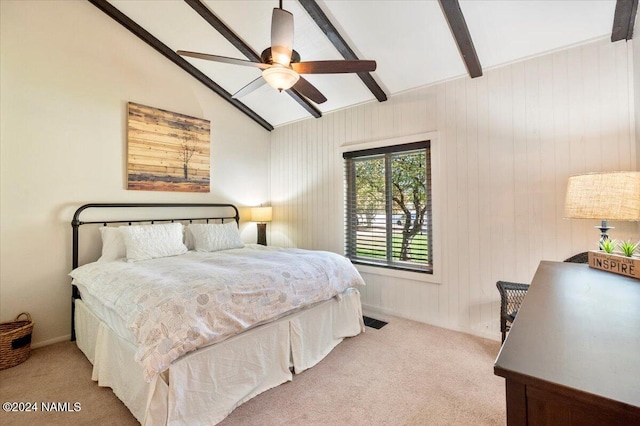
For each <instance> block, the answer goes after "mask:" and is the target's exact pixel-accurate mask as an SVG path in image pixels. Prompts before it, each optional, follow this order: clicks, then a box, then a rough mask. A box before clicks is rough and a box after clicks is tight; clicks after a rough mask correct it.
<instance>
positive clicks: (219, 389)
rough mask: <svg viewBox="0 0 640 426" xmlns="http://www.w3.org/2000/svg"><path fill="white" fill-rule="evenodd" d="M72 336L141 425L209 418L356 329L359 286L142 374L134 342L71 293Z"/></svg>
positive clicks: (360, 327) (314, 359) (287, 376)
mask: <svg viewBox="0 0 640 426" xmlns="http://www.w3.org/2000/svg"><path fill="white" fill-rule="evenodd" d="M75 303H76V309H75V316H76V318H75V326H76V339H77V340H76V342H77V345H78V348H80V350H82V352H83V353H84V354H85V356H86V357H87V359H89V361H90V362H91V363H92V364H93V373H92V379H93V380H95V381H97V382H98V385H99V386H107V387H110V388H111V389H113V392H114V393H115V395H116V396H117V397H118V398H119V399H120V400H121V401H122V402H123V403H124V404H125V405H126V406H127V408H129V410H130V411H131V413H132V414H133V415H134V417H135V418H136V419H138V421H139V422H140V423H142V424H143V425H150V426H155V425H184V424H215V423H218V422H220V421H222V420H223V419H224V418H225V417H226V416H228V415H229V413H231V412H232V411H233V410H234V409H235V408H236V407H237V406H239V405H240V404H242V403H243V402H246V401H248V400H249V399H251V398H253V397H254V396H256V395H258V394H260V393H262V392H264V391H266V390H268V389H271V388H273V387H276V386H278V385H280V384H282V383H285V382H287V381H290V380H292V379H293V374H292V372H291V368H290V367H293V370H294V371H295V373H300V372H302V371H304V370H306V369H307V368H311V367H313V366H314V365H315V364H317V363H318V362H320V361H321V360H322V359H323V358H324V357H325V356H327V354H329V352H331V350H332V349H333V348H334V347H335V346H336V345H337V344H338V343H340V342H341V341H342V340H343V339H344V338H345V337H352V336H356V335H357V334H359V333H361V332H363V331H364V323H363V321H362V308H361V305H360V293H359V292H358V290H356V289H348V290H347V291H345V292H344V293H343V294H341V295H340V296H338V297H335V298H333V299H330V300H327V301H325V302H322V303H320V304H317V305H315V306H313V307H311V308H308V309H306V310H303V311H300V312H296V313H294V314H291V315H289V316H286V317H284V318H281V319H279V320H277V321H275V322H272V323H268V324H264V325H261V326H259V327H256V328H253V329H251V330H248V331H246V332H244V333H242V334H240V335H238V336H235V337H232V338H229V339H227V340H225V341H223V342H220V343H218V344H215V345H211V346H208V347H205V348H202V349H199V350H197V351H194V352H191V353H189V354H187V355H185V356H183V357H182V358H179V359H178V360H176V361H174V362H173V363H172V364H171V367H170V368H169V369H168V370H167V371H165V372H163V373H162V374H161V375H159V376H157V377H156V378H154V379H153V381H152V382H151V383H147V382H146V381H145V380H144V377H143V373H142V368H141V367H140V366H139V365H138V364H137V363H136V362H135V361H134V355H135V351H136V348H135V346H134V345H133V344H132V343H130V342H128V341H126V340H125V339H123V338H122V337H120V336H118V335H117V334H116V333H115V332H114V331H112V330H111V329H110V328H109V327H108V326H107V325H105V324H104V323H103V322H102V321H100V319H98V318H97V317H96V316H95V315H94V314H93V313H92V312H91V311H90V310H89V309H88V308H87V306H86V305H85V304H84V303H83V302H82V300H80V299H76V302H75Z"/></svg>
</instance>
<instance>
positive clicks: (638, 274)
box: [589, 251, 640, 280]
mask: <svg viewBox="0 0 640 426" xmlns="http://www.w3.org/2000/svg"><path fill="white" fill-rule="evenodd" d="M589 266H590V267H591V268H595V269H602V270H603V271H609V272H614V273H616V274H620V275H624V276H626V277H631V278H635V279H638V280H640V259H638V258H635V257H626V256H620V255H617V254H609V253H603V252H600V251H590V252H589Z"/></svg>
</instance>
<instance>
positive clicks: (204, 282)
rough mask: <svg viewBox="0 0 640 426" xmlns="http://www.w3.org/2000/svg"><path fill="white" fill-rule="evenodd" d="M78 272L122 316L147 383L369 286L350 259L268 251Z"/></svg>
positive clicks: (104, 265) (105, 265) (192, 255)
mask: <svg viewBox="0 0 640 426" xmlns="http://www.w3.org/2000/svg"><path fill="white" fill-rule="evenodd" d="M70 275H71V276H72V277H73V279H74V282H77V283H82V285H83V287H84V291H88V292H89V293H90V294H91V296H92V297H93V298H95V299H98V300H100V301H101V303H103V304H105V305H106V306H107V307H109V308H110V309H112V310H113V311H114V312H116V314H117V315H119V316H121V317H122V319H123V321H124V322H125V324H127V326H128V327H129V329H130V330H131V332H132V334H133V336H134V338H135V340H136V345H137V348H138V349H137V352H136V361H138V362H139V363H140V364H141V365H142V367H143V369H144V374H145V379H146V380H147V381H151V380H152V379H153V377H155V376H156V375H157V374H159V373H160V372H162V371H164V370H165V369H167V368H168V367H169V365H170V364H171V362H172V361H174V360H175V359H177V358H178V357H180V356H182V355H184V354H186V353H187V352H190V351H193V350H195V349H197V348H200V347H203V346H206V345H209V344H212V343H216V342H219V341H222V340H224V339H226V338H228V337H230V336H233V335H236V334H238V333H240V332H242V331H244V330H246V329H248V328H250V327H253V326H255V325H257V324H260V323H263V322H266V321H268V320H272V319H275V318H278V317H280V316H282V315H284V314H286V313H288V312H291V311H294V310H296V309H299V308H303V307H305V306H309V305H312V304H314V303H316V302H320V301H323V300H328V299H330V298H332V297H334V296H336V295H338V294H340V293H342V292H343V291H344V290H346V289H347V288H349V287H354V286H359V285H364V281H363V280H362V277H361V276H360V274H359V273H358V271H357V270H356V269H355V268H354V266H353V265H352V264H351V262H350V261H349V260H348V259H346V258H344V257H343V256H340V255H337V254H335V253H330V252H323V251H309V250H301V249H282V248H275V247H263V246H247V247H245V248H243V249H234V250H224V251H219V252H214V253H198V252H189V253H187V254H184V255H181V256H175V257H165V258H161V259H152V260H145V261H141V262H135V263H127V262H124V261H116V262H96V263H90V264H87V265H84V266H81V267H79V268H77V269H75V270H73V271H72V272H71V274H70Z"/></svg>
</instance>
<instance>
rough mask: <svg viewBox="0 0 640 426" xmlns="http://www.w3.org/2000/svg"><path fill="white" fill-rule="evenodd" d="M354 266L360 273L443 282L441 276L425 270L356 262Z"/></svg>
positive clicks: (432, 282)
mask: <svg viewBox="0 0 640 426" xmlns="http://www.w3.org/2000/svg"><path fill="white" fill-rule="evenodd" d="M353 266H355V267H356V269H357V270H358V271H359V272H360V273H364V274H372V275H382V276H386V277H393V278H401V279H405V280H412V281H419V282H422V283H428V284H441V283H442V282H441V280H440V277H439V276H437V275H435V274H425V273H424V272H413V271H403V270H401V269H392V268H385V267H381V266H372V265H364V264H361V263H354V264H353Z"/></svg>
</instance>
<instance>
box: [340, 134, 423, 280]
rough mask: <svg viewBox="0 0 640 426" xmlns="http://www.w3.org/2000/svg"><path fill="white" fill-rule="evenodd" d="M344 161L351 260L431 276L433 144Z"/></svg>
mask: <svg viewBox="0 0 640 426" xmlns="http://www.w3.org/2000/svg"><path fill="white" fill-rule="evenodd" d="M344 158H345V177H346V184H347V191H346V194H347V197H346V198H347V199H346V224H347V227H346V232H347V235H346V246H347V247H346V252H347V256H348V257H350V258H351V259H352V261H354V262H356V263H369V264H377V265H381V266H386V267H393V268H399V269H410V270H417V271H423V272H432V271H433V268H432V263H433V261H432V256H431V253H432V250H431V246H432V232H431V231H432V230H431V176H430V175H431V172H430V163H431V161H430V145H429V142H428V141H425V142H417V143H412V144H405V145H399V146H393V147H385V148H377V149H372V150H363V151H354V152H347V153H345V154H344Z"/></svg>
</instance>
